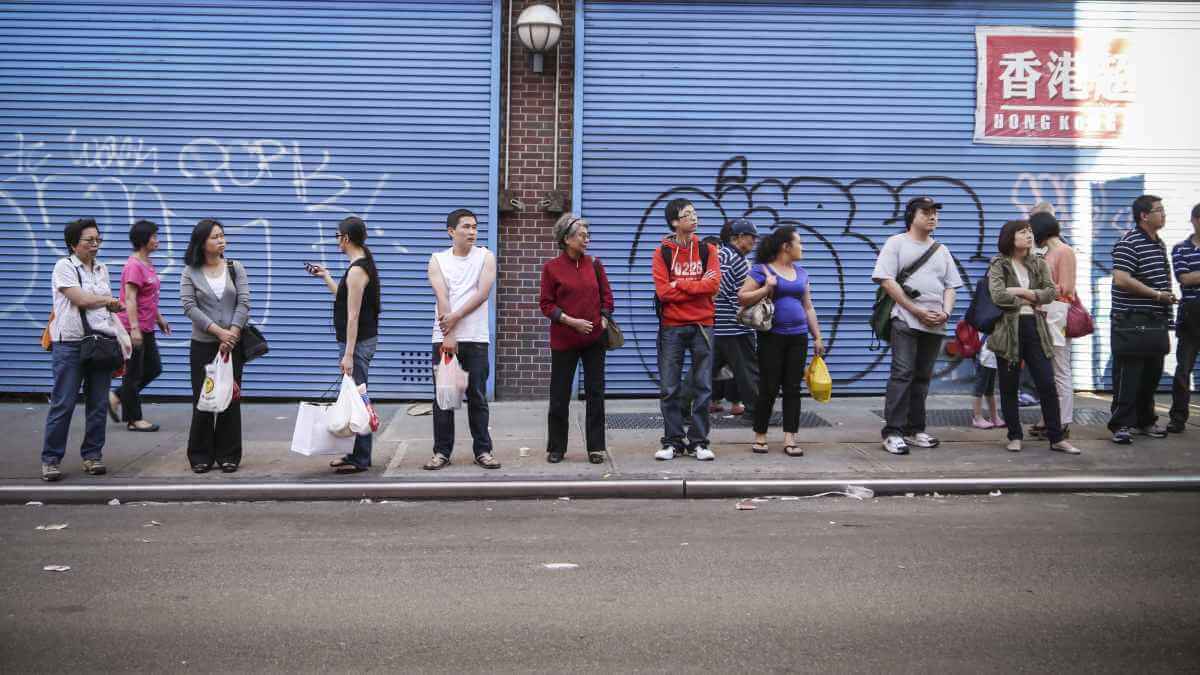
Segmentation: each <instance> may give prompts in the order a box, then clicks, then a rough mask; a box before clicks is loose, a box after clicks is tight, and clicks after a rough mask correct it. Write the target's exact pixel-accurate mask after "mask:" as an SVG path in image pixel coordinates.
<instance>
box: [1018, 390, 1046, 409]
mask: <svg viewBox="0 0 1200 675" xmlns="http://www.w3.org/2000/svg"><path fill="white" fill-rule="evenodd" d="M1017 405H1018V406H1020V407H1022V408H1029V407H1031V406H1035V405H1041V401H1039V400H1038V397H1036V396H1034V395H1033V394H1027V393H1025V392H1023V391H1021V392H1017Z"/></svg>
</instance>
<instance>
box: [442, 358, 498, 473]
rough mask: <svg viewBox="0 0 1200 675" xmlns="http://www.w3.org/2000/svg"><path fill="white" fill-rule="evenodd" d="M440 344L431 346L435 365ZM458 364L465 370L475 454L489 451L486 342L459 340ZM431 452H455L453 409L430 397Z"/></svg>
mask: <svg viewBox="0 0 1200 675" xmlns="http://www.w3.org/2000/svg"><path fill="white" fill-rule="evenodd" d="M441 352H442V343H440V342H435V343H434V345H433V363H434V365H437V362H438V357H439V356H440V355H441ZM458 363H459V365H461V366H462V369H463V370H465V371H467V424H468V425H469V426H470V427H471V439H472V441H473V443H472V448H471V449H472V450H473V451H474V452H475V456H476V457H478V456H480V455H482V454H483V453H485V452H488V453H490V452H491V451H492V434H491V432H490V431H488V416H489V412H488V401H487V380H488V371H489V369H490V366H489V365H488V343H486V342H460V343H458ZM433 451H434V452H435V453H437V454H439V455H442V456H444V457H450V453H451V452H453V451H454V411H453V410H442V409H441V408H439V407H438V405H437V397H436V396H435V397H434V400H433Z"/></svg>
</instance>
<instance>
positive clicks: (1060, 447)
mask: <svg viewBox="0 0 1200 675" xmlns="http://www.w3.org/2000/svg"><path fill="white" fill-rule="evenodd" d="M1050 449H1051V450H1053V451H1055V452H1065V453H1066V454H1068V455H1078V454H1079V448H1077V447H1075V446H1073V445H1071V444H1070V443H1068V442H1066V441H1059V442H1057V443H1052V444H1050Z"/></svg>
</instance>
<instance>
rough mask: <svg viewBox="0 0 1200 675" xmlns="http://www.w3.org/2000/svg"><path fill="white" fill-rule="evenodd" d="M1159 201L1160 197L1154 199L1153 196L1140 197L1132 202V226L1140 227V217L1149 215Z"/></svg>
mask: <svg viewBox="0 0 1200 675" xmlns="http://www.w3.org/2000/svg"><path fill="white" fill-rule="evenodd" d="M1161 201H1162V197H1156V196H1154V195H1142V196H1141V197H1138V198H1137V199H1135V200H1133V224H1134V225H1141V224H1142V216H1143V215H1145V214H1147V213H1150V211H1151V210H1152V209H1153V208H1154V205H1155V204H1156V203H1158V202H1161Z"/></svg>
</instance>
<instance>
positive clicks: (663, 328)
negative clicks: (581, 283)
mask: <svg viewBox="0 0 1200 675" xmlns="http://www.w3.org/2000/svg"><path fill="white" fill-rule="evenodd" d="M665 215H666V218H667V224H668V225H669V226H670V227H671V230H672V231H673V232H674V234H672V235H671V236H668V237H666V238H664V239H663V241H662V244H661V245H660V246H659V247H658V248H656V249H654V259H653V269H654V293H655V296H656V298H657V300H658V306H659V327H658V377H659V397H660V399H661V406H662V416H663V437H662V449H661V450H659V451H658V452H656V453H654V459H658V460H668V459H673V458H674V457H675V455H677V454H688V453H689V452H690V453H693V454H695V456H696V459H698V460H701V461H711V460H712V459H714V457H715V456H714V455H713V452H712V450H710V449H709V447H708V429H709V418H708V403H709V399H710V398H712V353H713V351H712V348H713V334H712V329H713V319H714V316H715V309H714V306H713V295H715V294H716V292H717V287H718V286H719V285H720V283H721V263H720V260H719V258H718V257H717V250H716V247H714V246H712V245H710V244H702V243H701V242H700V239H699V238H698V237H697V236H696V228H697V227H698V226H699V224H700V221H699V219H698V218H697V217H696V207H695V206H693V205H692V203H691V202H689V201H688V200H686V199H682V198H680V199H673V200H671V201H670V203H668V204H667V208H666V214H665ZM687 351H690V352H691V353H692V368H691V372H690V373H689V377H690V383H691V384H690V386H689V387H688V390H690V392H691V394H692V395H693V398H692V400H691V410H689V411H688V415H689V418H690V421H691V423H690V425H689V427H688V429H687V432H686V440H685V432H684V426H683V424H684V423H683V417H684V416H683V413H684V411H683V409H682V405H681V404H682V400H681V399H682V396H681V394H682V392H683V391H684V388H683V387H682V386H681V384H680V383H681V380H682V376H683V356H684V352H687Z"/></svg>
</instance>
